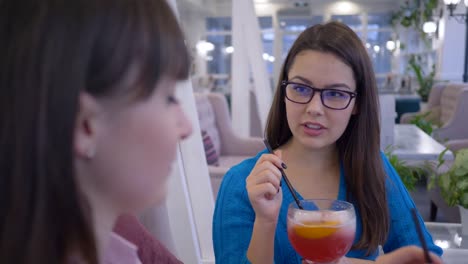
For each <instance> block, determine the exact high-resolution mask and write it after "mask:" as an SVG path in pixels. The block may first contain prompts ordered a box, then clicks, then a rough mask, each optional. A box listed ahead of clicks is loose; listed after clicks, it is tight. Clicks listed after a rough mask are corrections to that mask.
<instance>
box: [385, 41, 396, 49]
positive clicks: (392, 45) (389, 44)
mask: <svg viewBox="0 0 468 264" xmlns="http://www.w3.org/2000/svg"><path fill="white" fill-rule="evenodd" d="M386 47H387V49H388V50H389V51H393V50H395V48H396V44H395V41H393V40H389V41H387V43H386Z"/></svg>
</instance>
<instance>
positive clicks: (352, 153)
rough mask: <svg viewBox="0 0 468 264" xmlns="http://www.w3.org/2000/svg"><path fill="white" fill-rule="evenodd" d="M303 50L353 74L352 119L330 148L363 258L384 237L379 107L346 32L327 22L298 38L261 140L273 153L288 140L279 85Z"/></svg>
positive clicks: (370, 77) (359, 52) (363, 61)
mask: <svg viewBox="0 0 468 264" xmlns="http://www.w3.org/2000/svg"><path fill="white" fill-rule="evenodd" d="M305 50H316V51H320V52H326V53H331V54H333V55H335V56H336V57H338V58H339V59H341V60H342V61H343V62H344V63H346V64H347V65H349V66H350V67H351V69H352V70H353V73H354V78H355V80H356V87H357V93H358V96H357V99H356V100H357V101H356V107H357V109H358V114H356V115H352V116H351V119H350V121H349V124H348V126H347V128H346V130H345V132H344V133H343V135H342V136H341V137H340V138H339V139H338V141H337V142H336V145H337V148H338V152H339V156H340V159H341V160H342V162H343V166H344V171H345V175H346V184H347V186H348V191H347V198H348V200H352V201H354V202H355V203H356V205H357V209H358V210H359V212H360V215H361V219H362V237H361V239H360V240H359V241H358V242H357V244H356V245H355V246H354V248H355V249H368V251H367V253H368V254H369V253H371V252H372V251H374V250H376V249H377V247H378V246H379V244H382V243H384V242H385V240H386V238H387V235H388V230H389V220H388V219H389V213H388V205H387V197H386V192H385V180H386V174H385V172H384V169H383V166H382V160H381V156H380V125H379V115H378V113H379V105H378V97H377V96H378V95H377V87H376V81H375V76H374V71H373V68H372V63H371V61H370V59H369V56H368V54H367V52H366V49H365V48H364V46H363V44H362V42H361V40H360V39H359V37H358V36H357V35H356V33H354V32H353V31H352V30H351V29H350V28H349V27H347V26H346V25H344V24H342V23H339V22H330V23H327V24H324V25H315V26H313V27H310V28H308V29H306V30H305V31H304V32H302V33H301V34H300V35H299V37H298V38H297V40H296V41H295V42H294V44H293V46H292V48H291V50H290V51H289V53H288V56H287V57H286V61H285V62H284V64H283V68H282V70H281V73H280V77H279V80H278V85H277V88H276V92H275V96H274V99H273V103H272V107H271V109H270V113H269V116H268V121H267V126H266V130H265V135H266V137H267V139H268V141H269V142H270V143H271V145H272V147H273V148H278V147H279V146H281V145H283V144H285V143H286V142H287V141H288V140H289V139H290V138H291V137H292V133H291V130H290V128H289V126H288V122H287V118H286V106H285V103H284V98H285V91H284V89H282V87H281V81H283V80H287V78H288V72H289V70H290V69H291V66H292V65H293V63H294V59H295V57H296V56H297V54H299V53H300V52H302V51H305Z"/></svg>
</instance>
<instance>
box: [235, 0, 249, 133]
mask: <svg viewBox="0 0 468 264" xmlns="http://www.w3.org/2000/svg"><path fill="white" fill-rule="evenodd" d="M245 27H246V25H245V21H244V17H243V0H237V1H232V46H233V47H234V53H233V54H232V61H231V71H232V87H231V113H232V128H233V129H234V131H235V132H236V134H237V135H239V136H243V137H247V136H249V134H250V93H249V89H250V85H251V84H250V68H249V61H248V54H247V44H246V41H247V40H246V36H245V30H246V29H245Z"/></svg>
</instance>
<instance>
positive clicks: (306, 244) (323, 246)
mask: <svg viewBox="0 0 468 264" xmlns="http://www.w3.org/2000/svg"><path fill="white" fill-rule="evenodd" d="M289 221H291V220H289ZM288 228H289V229H290V230H288V236H289V241H291V244H292V246H293V247H294V249H295V250H296V251H297V253H299V255H301V256H302V257H303V258H305V259H307V260H311V261H314V262H323V263H326V262H332V261H335V260H337V259H339V258H341V257H343V256H344V255H345V254H346V253H347V252H348V251H349V249H350V248H351V246H352V244H353V241H354V233H355V232H354V226H353V225H351V224H345V225H342V224H341V223H340V222H338V221H327V222H319V223H318V222H304V223H301V224H297V223H290V225H289V227H288Z"/></svg>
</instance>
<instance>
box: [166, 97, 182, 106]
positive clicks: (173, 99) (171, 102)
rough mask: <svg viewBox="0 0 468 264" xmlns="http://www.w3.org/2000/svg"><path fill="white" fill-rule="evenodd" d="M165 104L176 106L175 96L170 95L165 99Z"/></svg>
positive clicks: (177, 101)
mask: <svg viewBox="0 0 468 264" xmlns="http://www.w3.org/2000/svg"><path fill="white" fill-rule="evenodd" d="M167 103H169V104H178V103H179V100H178V99H177V98H176V97H175V96H173V95H171V96H168V97H167Z"/></svg>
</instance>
